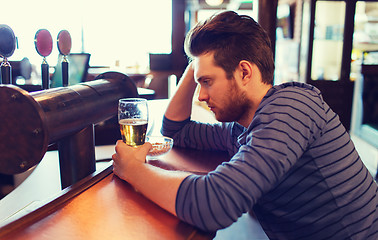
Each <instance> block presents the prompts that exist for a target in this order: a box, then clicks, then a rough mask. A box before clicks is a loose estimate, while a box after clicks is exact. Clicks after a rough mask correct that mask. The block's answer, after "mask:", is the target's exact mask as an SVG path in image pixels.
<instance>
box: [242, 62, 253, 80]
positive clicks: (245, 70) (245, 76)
mask: <svg viewBox="0 0 378 240" xmlns="http://www.w3.org/2000/svg"><path fill="white" fill-rule="evenodd" d="M239 68H240V70H241V73H242V81H243V84H247V83H248V82H249V81H251V80H252V73H253V65H252V63H250V62H248V61H246V60H242V61H240V62H239Z"/></svg>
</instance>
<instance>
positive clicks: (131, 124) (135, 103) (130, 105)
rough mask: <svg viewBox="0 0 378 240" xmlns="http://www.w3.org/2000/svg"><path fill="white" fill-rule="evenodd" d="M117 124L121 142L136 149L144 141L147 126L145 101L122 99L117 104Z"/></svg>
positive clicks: (141, 99) (140, 99) (142, 99)
mask: <svg viewBox="0 0 378 240" xmlns="http://www.w3.org/2000/svg"><path fill="white" fill-rule="evenodd" d="M118 123H119V126H120V129H121V135H122V140H123V141H124V142H125V143H126V144H127V145H129V146H132V147H138V146H140V145H143V144H144V142H145V140H146V132H147V124H148V107H147V100H146V99H144V98H123V99H120V100H119V104H118Z"/></svg>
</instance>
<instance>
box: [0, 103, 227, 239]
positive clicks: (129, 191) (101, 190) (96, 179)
mask: <svg viewBox="0 0 378 240" xmlns="http://www.w3.org/2000/svg"><path fill="white" fill-rule="evenodd" d="M156 104H158V105H159V106H161V104H163V102H159V101H157V102H156ZM163 105H166V103H165V102H164V104H163ZM150 109H151V108H150ZM159 109H160V110H159ZM161 109H163V110H161ZM164 109H165V106H162V107H160V108H155V110H151V111H152V115H153V114H154V113H153V111H160V112H159V114H156V113H155V116H158V119H154V121H155V124H156V123H159V122H161V117H162V113H163V112H161V111H164ZM201 111H202V110H201ZM155 127H156V128H160V126H156V125H155ZM109 148H110V149H113V151H114V146H109ZM108 155H110V156H108V157H109V158H110V157H111V154H108ZM227 160H228V157H227V156H226V154H225V153H222V152H207V151H193V150H190V149H181V148H176V147H174V148H173V149H172V150H171V151H170V152H169V153H167V154H166V155H163V156H161V157H158V158H157V159H153V160H149V163H148V164H153V165H157V166H159V167H162V168H165V169H171V170H174V169H179V170H186V171H193V172H196V173H199V174H201V173H205V172H208V171H211V170H213V169H214V168H215V167H216V166H217V165H218V164H220V163H221V162H223V161H227ZM102 164H105V165H106V166H105V167H103V168H102V169H101V170H97V171H96V172H95V173H94V174H92V175H90V176H88V177H87V178H85V179H83V180H82V181H80V182H78V183H76V184H74V185H73V186H70V187H68V188H66V189H64V190H62V191H61V192H60V193H59V194H58V195H57V196H55V197H54V198H53V200H51V201H49V202H47V203H46V204H44V205H43V206H41V207H39V208H37V209H36V210H34V211H32V212H31V213H29V214H26V215H25V216H23V217H20V218H19V219H16V220H15V221H12V222H10V223H8V224H6V225H5V226H3V227H1V228H0V239H38V240H43V239H55V240H58V239H91V240H93V239H212V238H213V237H214V234H212V233H204V232H201V231H200V230H198V229H196V228H195V227H193V226H191V225H189V224H187V223H184V222H182V221H180V220H179V219H178V218H177V217H175V216H173V215H171V214H170V213H168V212H167V211H165V210H164V209H162V208H160V207H159V206H158V205H156V204H155V203H153V202H152V201H150V200H149V199H147V198H145V197H144V196H143V195H141V194H140V193H138V192H136V191H135V190H134V189H133V187H132V186H131V185H129V184H128V183H127V182H125V181H123V180H121V179H120V178H118V177H117V176H115V175H114V174H113V172H112V165H111V162H102ZM45 181H49V179H45ZM41 187H42V186H41ZM162 194H164V190H163V189H162ZM19 197H20V198H22V193H20V194H19Z"/></svg>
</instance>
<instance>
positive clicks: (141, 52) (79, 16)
mask: <svg viewBox="0 0 378 240" xmlns="http://www.w3.org/2000/svg"><path fill="white" fill-rule="evenodd" d="M171 1H172V0H159V1H156V0H144V1H135V0H107V1H99V0H65V1H55V0H54V1H51V0H50V1H48V0H32V1H31V0H12V1H8V2H7V9H11V11H2V13H1V15H0V23H2V24H7V25H8V26H10V27H11V28H12V29H13V31H14V32H15V35H16V37H17V39H18V49H16V50H15V53H14V55H13V56H12V57H10V58H9V60H11V61H16V60H21V59H22V58H24V57H27V58H29V60H30V62H31V63H32V64H33V65H39V64H40V63H42V57H40V56H39V55H38V54H37V52H36V51H35V48H34V36H35V33H36V32H37V31H38V29H42V28H45V29H47V30H49V31H50V33H51V36H52V38H53V41H54V46H53V52H52V54H51V55H50V56H48V57H47V62H48V63H49V65H50V66H54V65H55V64H56V62H57V60H58V50H57V46H56V37H57V35H58V33H59V31H60V30H62V29H66V30H68V31H69V32H70V34H71V38H72V49H71V52H72V53H80V52H87V53H90V54H91V61H90V64H91V66H114V65H118V66H119V67H124V68H128V67H130V66H135V65H139V66H140V67H148V53H150V52H151V53H170V52H171V31H172V17H171V16H172V14H171V13H172V2H171ZM37 69H39V68H38V67H37Z"/></svg>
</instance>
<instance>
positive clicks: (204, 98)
mask: <svg viewBox="0 0 378 240" xmlns="http://www.w3.org/2000/svg"><path fill="white" fill-rule="evenodd" d="M208 99H209V95H208V93H207V90H206V89H204V88H203V87H200V88H199V95H198V101H200V102H202V101H207V100H208Z"/></svg>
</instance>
